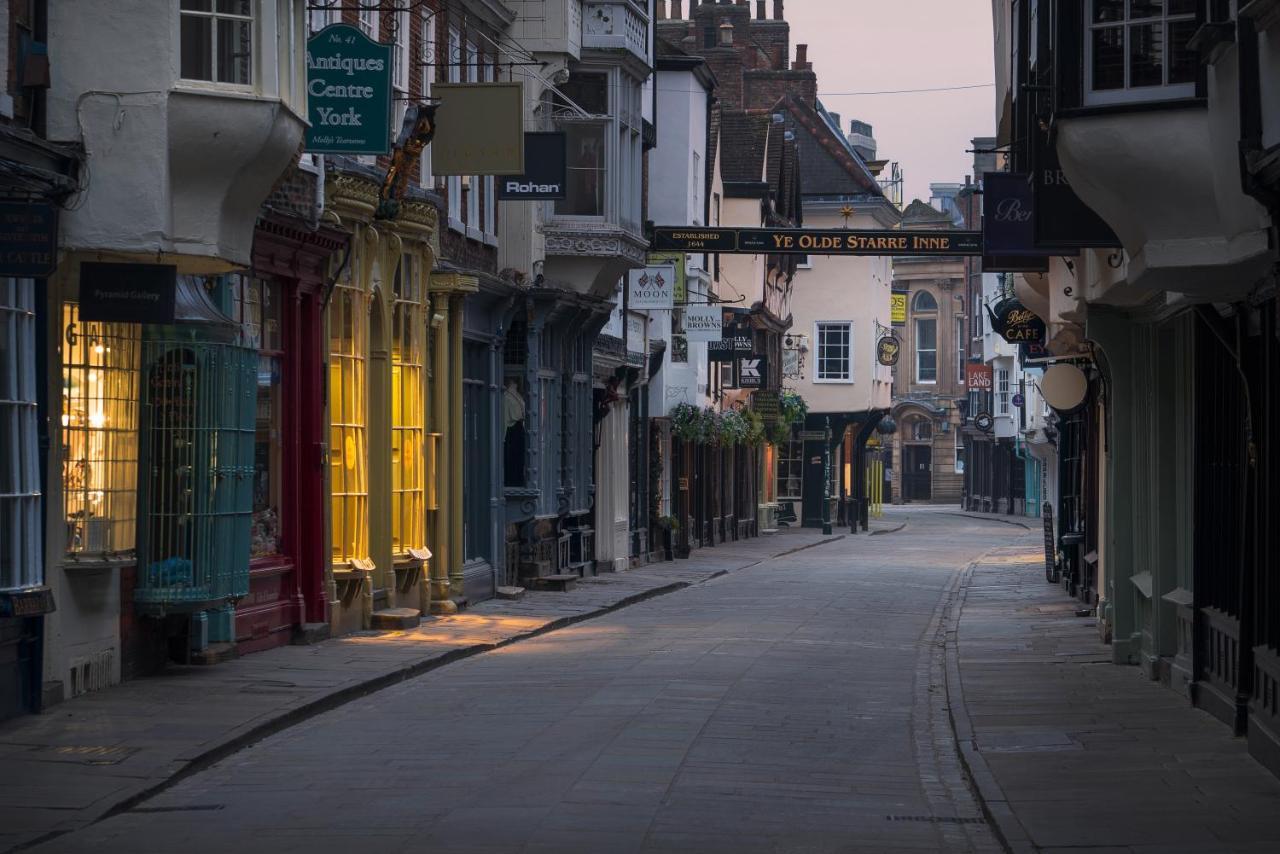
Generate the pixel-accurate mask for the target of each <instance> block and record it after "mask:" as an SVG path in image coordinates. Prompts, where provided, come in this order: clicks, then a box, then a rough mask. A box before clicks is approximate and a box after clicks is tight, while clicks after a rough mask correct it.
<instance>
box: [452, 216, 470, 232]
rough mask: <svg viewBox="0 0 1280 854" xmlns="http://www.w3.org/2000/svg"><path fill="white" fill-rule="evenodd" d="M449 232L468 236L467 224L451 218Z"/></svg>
mask: <svg viewBox="0 0 1280 854" xmlns="http://www.w3.org/2000/svg"><path fill="white" fill-rule="evenodd" d="M449 230H450V231H456V232H458V233H459V234H466V233H467V224H466V223H465V222H463V221H462V220H460V219H454V218H453V217H449Z"/></svg>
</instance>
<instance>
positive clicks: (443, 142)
mask: <svg viewBox="0 0 1280 854" xmlns="http://www.w3.org/2000/svg"><path fill="white" fill-rule="evenodd" d="M431 96H432V97H433V98H439V99H440V105H439V106H438V107H437V108H436V136H435V140H434V141H433V142H432V144H431V172H432V173H433V174H435V175H521V174H524V172H525V163H524V85H523V84H522V83H518V82H516V83H433V84H431Z"/></svg>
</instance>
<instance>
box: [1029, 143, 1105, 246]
mask: <svg viewBox="0 0 1280 854" xmlns="http://www.w3.org/2000/svg"><path fill="white" fill-rule="evenodd" d="M1031 136H1032V142H1031V164H1032V172H1031V190H1032V198H1033V199H1034V206H1033V216H1032V222H1033V224H1034V227H1035V247H1036V248H1037V249H1041V250H1047V251H1049V252H1052V253H1058V254H1062V253H1064V252H1069V253H1070V254H1073V255H1074V254H1076V250H1080V249H1088V248H1094V247H1119V246H1120V239H1119V238H1117V237H1116V235H1115V232H1114V231H1112V230H1111V226H1109V225H1107V224H1106V222H1104V221H1103V219H1102V217H1100V216H1098V215H1097V214H1096V213H1094V211H1093V208H1091V207H1089V206H1088V205H1086V204H1085V203H1084V202H1083V201H1081V200H1080V197H1079V196H1077V195H1076V191H1075V190H1073V189H1072V188H1071V182H1070V181H1068V180H1067V175H1066V173H1065V172H1063V171H1062V163H1061V162H1060V161H1059V160H1058V148H1057V145H1056V144H1055V143H1054V141H1053V140H1051V139H1050V138H1049V134H1047V133H1045V132H1043V131H1036V132H1034V133H1032V134H1031Z"/></svg>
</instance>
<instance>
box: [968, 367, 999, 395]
mask: <svg viewBox="0 0 1280 854" xmlns="http://www.w3.org/2000/svg"><path fill="white" fill-rule="evenodd" d="M991 377H992V371H991V366H990V365H976V364H969V365H965V366H964V378H965V385H966V386H968V387H969V388H970V389H972V390H974V391H991V389H992V387H993V386H994V385H995V384H994V383H993V382H992V379H991Z"/></svg>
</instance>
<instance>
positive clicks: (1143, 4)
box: [1129, 0, 1164, 20]
mask: <svg viewBox="0 0 1280 854" xmlns="http://www.w3.org/2000/svg"><path fill="white" fill-rule="evenodd" d="M1162 14H1164V0H1129V18H1130V19H1131V20H1132V19H1137V18H1159V17H1160V16H1161V15H1162Z"/></svg>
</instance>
